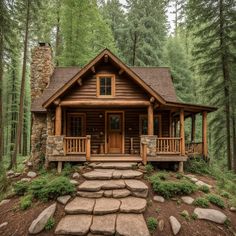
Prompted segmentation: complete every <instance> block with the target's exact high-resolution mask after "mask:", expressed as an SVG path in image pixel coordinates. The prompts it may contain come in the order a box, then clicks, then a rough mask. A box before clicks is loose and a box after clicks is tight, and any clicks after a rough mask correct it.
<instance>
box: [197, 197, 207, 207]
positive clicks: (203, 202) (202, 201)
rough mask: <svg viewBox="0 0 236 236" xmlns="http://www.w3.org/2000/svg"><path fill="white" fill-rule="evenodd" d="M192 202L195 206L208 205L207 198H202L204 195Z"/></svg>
mask: <svg viewBox="0 0 236 236" xmlns="http://www.w3.org/2000/svg"><path fill="white" fill-rule="evenodd" d="M193 204H194V205H195V206H199V207H203V208H207V207H209V201H208V199H206V198H204V197H198V198H196V199H195V200H194V202H193Z"/></svg>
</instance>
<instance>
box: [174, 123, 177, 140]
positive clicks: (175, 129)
mask: <svg viewBox="0 0 236 236" xmlns="http://www.w3.org/2000/svg"><path fill="white" fill-rule="evenodd" d="M174 137H177V120H176V119H174Z"/></svg>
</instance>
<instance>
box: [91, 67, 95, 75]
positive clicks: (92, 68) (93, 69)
mask: <svg viewBox="0 0 236 236" xmlns="http://www.w3.org/2000/svg"><path fill="white" fill-rule="evenodd" d="M91 71H92V72H93V73H94V74H95V73H96V70H95V66H92V67H91Z"/></svg>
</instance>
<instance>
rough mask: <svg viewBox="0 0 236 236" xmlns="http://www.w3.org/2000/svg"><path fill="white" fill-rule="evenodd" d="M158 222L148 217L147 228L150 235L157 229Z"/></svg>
mask: <svg viewBox="0 0 236 236" xmlns="http://www.w3.org/2000/svg"><path fill="white" fill-rule="evenodd" d="M157 224H158V221H157V219H156V218H154V217H149V218H148V219H147V227H148V229H149V231H150V232H151V233H153V232H154V231H155V230H156V228H157Z"/></svg>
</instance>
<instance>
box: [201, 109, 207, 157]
mask: <svg viewBox="0 0 236 236" xmlns="http://www.w3.org/2000/svg"><path fill="white" fill-rule="evenodd" d="M202 143H203V148H202V155H203V157H204V158H205V159H207V152H208V147H207V112H206V111H203V112H202Z"/></svg>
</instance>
